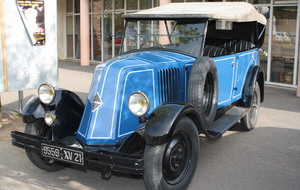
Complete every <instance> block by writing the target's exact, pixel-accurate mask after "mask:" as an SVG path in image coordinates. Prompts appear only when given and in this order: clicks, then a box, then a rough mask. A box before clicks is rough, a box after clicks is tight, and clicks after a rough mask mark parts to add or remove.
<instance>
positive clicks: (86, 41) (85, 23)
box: [80, 0, 90, 66]
mask: <svg viewBox="0 0 300 190" xmlns="http://www.w3.org/2000/svg"><path fill="white" fill-rule="evenodd" d="M89 23H90V22H89V0H81V1H80V65H81V66H89V65H90V31H89V27H90V26H89Z"/></svg>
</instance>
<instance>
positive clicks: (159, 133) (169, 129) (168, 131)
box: [144, 103, 207, 145]
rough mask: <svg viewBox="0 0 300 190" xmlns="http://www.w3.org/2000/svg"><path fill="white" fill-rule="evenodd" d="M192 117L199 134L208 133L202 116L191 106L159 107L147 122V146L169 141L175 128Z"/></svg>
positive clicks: (145, 134)
mask: <svg viewBox="0 0 300 190" xmlns="http://www.w3.org/2000/svg"><path fill="white" fill-rule="evenodd" d="M183 116H188V117H190V118H191V119H192V120H193V121H194V122H195V124H196V126H197V128H198V132H199V134H200V133H201V132H204V133H205V134H206V133H207V131H206V129H205V126H204V124H203V121H202V119H201V116H200V114H199V113H198V112H197V110H196V109H195V107H193V106H192V105H190V104H175V103H173V104H163V105H160V106H158V107H157V108H156V109H155V110H154V111H153V112H152V113H151V115H150V116H149V117H148V119H147V121H146V122H145V132H144V138H145V140H146V144H147V145H161V144H164V143H166V142H168V141H169V139H170V138H171V136H172V133H173V130H174V126H175V125H176V123H177V122H178V121H179V120H180V119H181V118H182V117H183Z"/></svg>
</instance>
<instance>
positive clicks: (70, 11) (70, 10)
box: [67, 0, 73, 13]
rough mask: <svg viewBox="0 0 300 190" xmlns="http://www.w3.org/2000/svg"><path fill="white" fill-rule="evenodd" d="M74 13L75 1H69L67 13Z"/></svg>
mask: <svg viewBox="0 0 300 190" xmlns="http://www.w3.org/2000/svg"><path fill="white" fill-rule="evenodd" d="M72 12H73V0H67V13H72Z"/></svg>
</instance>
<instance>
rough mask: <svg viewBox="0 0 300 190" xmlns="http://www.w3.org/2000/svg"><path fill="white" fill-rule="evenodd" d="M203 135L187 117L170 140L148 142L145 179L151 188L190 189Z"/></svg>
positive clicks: (178, 125)
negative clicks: (155, 144) (153, 144)
mask: <svg viewBox="0 0 300 190" xmlns="http://www.w3.org/2000/svg"><path fill="white" fill-rule="evenodd" d="M198 152H199V136H198V130H197V128H196V126H195V124H194V122H193V121H192V120H191V119H189V118H188V117H183V118H182V119H181V120H180V121H179V122H178V123H177V124H176V126H175V129H174V132H173V133H172V137H171V139H170V141H169V142H168V143H165V144H163V145H157V146H150V145H147V146H146V148H145V153H144V182H145V186H146V188H147V189H164V190H170V189H172V190H175V189H176V190H177V189H186V188H187V187H188V185H189V183H190V181H191V180H192V177H193V174H194V172H195V169H196V166H197V160H198Z"/></svg>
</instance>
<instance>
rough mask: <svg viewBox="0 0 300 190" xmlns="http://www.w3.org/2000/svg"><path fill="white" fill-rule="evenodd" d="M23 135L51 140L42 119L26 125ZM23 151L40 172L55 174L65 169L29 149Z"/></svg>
mask: <svg viewBox="0 0 300 190" xmlns="http://www.w3.org/2000/svg"><path fill="white" fill-rule="evenodd" d="M25 133H27V134H31V135H37V136H41V137H47V138H48V139H51V136H52V129H51V127H49V126H47V125H46V123H45V122H44V120H43V119H38V120H36V121H34V122H32V123H28V124H27V125H26V127H25ZM25 151H26V154H27V157H28V158H29V160H30V161H31V162H32V163H33V164H34V165H35V166H37V167H38V168H40V169H42V170H45V171H48V172H55V171H59V170H61V169H64V168H65V166H63V165H60V164H58V163H57V162H55V161H54V160H53V159H49V158H45V157H43V156H42V155H40V154H38V153H36V152H33V151H31V150H30V149H26V148H25Z"/></svg>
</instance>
